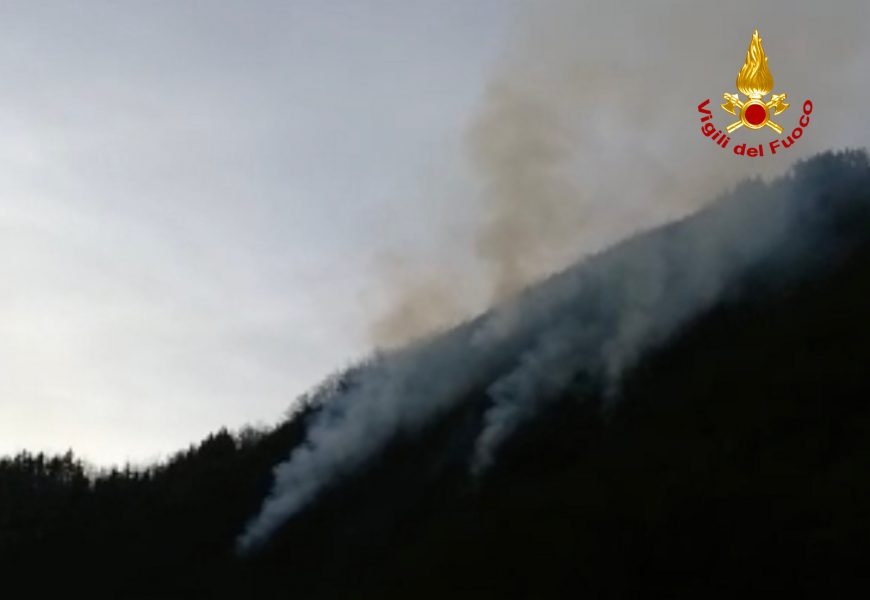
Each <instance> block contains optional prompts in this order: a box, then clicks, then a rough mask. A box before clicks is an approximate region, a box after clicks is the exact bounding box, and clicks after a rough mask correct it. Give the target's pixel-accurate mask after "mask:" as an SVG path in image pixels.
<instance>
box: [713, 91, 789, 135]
mask: <svg viewBox="0 0 870 600" xmlns="http://www.w3.org/2000/svg"><path fill="white" fill-rule="evenodd" d="M722 97H723V98H724V99H725V103H724V104H722V108H723V109H725V110H726V111H728V112H729V113H731V114H732V115H735V116H739V117H740V120H739V121H735V122H734V123H731V125H729V126H728V127H726V128H725V130H726V131H727V132H728V133H731V132H732V131H734V130H735V129H739V128H740V127H743V126H744V125H746V124H747V123H748V121H746V118H745V114H744V109H745V108H747V107H748V106H749V105H757V106H763V107H764V110H765V111H766V112H767V114H766V115H765V119H764V123H763V124H761V125H759V127H763V126H764V125H767V126H768V127H770V128H771V129H773V130H774V131H775V132H777V133H782V127H780V126H779V125H777V124H776V123H774V122H773V121H771V120H770V116H771V115H778V114H779V113H781V112H783V111H784V110H785V109H787V108H788V107H789V104H788V103H787V102H786V101H785V98H786V94H774V95H773V96H771V97H770V100H769V101H767V102H762V101H761V99H760V98H750V99H749V100H748V101H746V102H743V101H742V100H741V99H740V97H739V96H738V95H737V94H729V93H728V92H725V93H724V94H722ZM750 127H751V125H750Z"/></svg>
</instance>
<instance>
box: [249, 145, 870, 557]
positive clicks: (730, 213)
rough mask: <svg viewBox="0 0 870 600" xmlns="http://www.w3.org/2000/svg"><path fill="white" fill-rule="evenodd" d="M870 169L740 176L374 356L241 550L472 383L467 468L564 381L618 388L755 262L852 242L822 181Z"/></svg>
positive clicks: (331, 407)
mask: <svg viewBox="0 0 870 600" xmlns="http://www.w3.org/2000/svg"><path fill="white" fill-rule="evenodd" d="M868 169H870V167H868V161H867V156H866V155H865V154H863V153H851V154H846V155H844V156H842V157H839V158H838V157H834V156H832V155H824V156H821V157H819V158H817V159H815V160H814V161H811V162H809V163H807V164H805V165H799V166H798V167H797V168H796V169H795V171H794V172H793V173H791V174H789V175H788V176H787V177H786V178H783V179H781V180H777V181H776V182H774V183H773V184H765V183H764V182H761V181H759V180H756V181H754V182H749V183H747V184H744V185H743V186H741V187H739V188H738V189H737V190H735V191H734V193H733V194H732V195H731V196H730V197H728V198H725V199H723V200H721V201H719V202H717V203H716V204H714V205H712V206H711V207H709V208H707V209H705V210H704V211H702V212H701V213H699V214H697V215H695V216H693V217H691V218H689V219H686V220H684V221H678V222H675V223H673V224H671V225H668V226H665V227H660V228H658V229H655V230H652V231H649V232H647V233H645V234H643V235H640V236H637V237H635V238H632V239H631V240H629V241H627V242H624V243H622V244H619V245H617V246H614V247H613V248H611V249H609V250H607V251H605V252H602V253H600V254H597V255H595V256H592V257H590V258H589V259H587V260H586V261H583V262H581V263H579V264H577V265H575V266H574V267H572V268H570V269H568V270H566V271H564V272H562V273H559V274H558V275H555V276H553V277H551V278H549V279H548V280H546V281H544V282H543V283H541V284H540V285H538V286H535V287H533V288H529V289H528V290H526V291H524V292H523V293H521V294H519V295H518V296H516V297H515V298H513V299H511V300H509V301H507V302H504V303H502V304H501V305H500V306H498V307H497V308H495V309H494V310H492V311H490V312H489V313H487V314H485V315H483V316H482V317H480V318H478V319H475V320H473V321H471V322H468V323H466V324H464V325H462V326H460V327H458V328H456V329H454V330H451V331H448V332H445V333H442V334H439V335H436V336H434V337H432V338H431V339H428V340H420V341H418V342H416V343H414V344H412V345H410V346H408V347H405V348H402V349H399V350H396V351H392V352H390V353H384V354H381V355H378V356H377V357H376V358H375V359H373V360H372V361H371V363H370V364H368V365H365V366H364V367H362V368H360V369H359V370H357V371H355V372H354V373H353V374H352V376H351V377H350V380H349V381H348V382H347V383H346V385H344V386H340V387H338V388H336V389H335V390H334V391H333V392H332V393H331V394H330V395H329V397H327V398H325V399H324V401H323V407H322V410H321V411H320V412H317V413H315V415H314V417H313V420H312V422H311V423H310V424H309V428H308V433H307V438H306V441H305V443H303V444H302V445H300V446H299V447H297V448H296V449H295V450H293V452H292V453H291V455H290V457H289V459H288V460H287V461H286V462H284V463H281V464H280V465H278V466H277V467H276V468H275V484H274V487H273V490H272V492H271V493H270V495H269V497H268V498H267V499H266V500H265V502H264V505H263V508H262V510H261V511H260V514H259V515H257V516H256V517H255V518H254V519H253V520H252V521H251V523H250V524H249V526H248V528H247V529H246V530H245V532H244V533H243V534H242V535H241V536H240V538H239V540H238V545H239V549H240V550H241V551H249V550H251V549H253V548H256V547H257V546H258V545H259V544H261V543H263V542H264V541H265V540H267V539H268V538H269V536H270V535H271V534H272V533H273V532H274V531H275V529H276V528H277V527H279V526H280V525H281V524H282V523H283V522H285V521H286V520H287V519H288V518H290V517H291V516H293V515H294V514H296V513H297V512H298V511H299V510H301V509H302V508H304V507H305V506H306V505H307V504H308V503H310V502H311V501H312V500H313V499H314V498H315V497H316V495H317V494H318V493H319V492H320V491H321V490H322V489H323V488H324V487H325V486H327V485H329V483H330V482H332V481H334V480H335V479H336V478H339V477H341V476H342V475H345V474H347V473H349V472H351V471H353V470H355V469H357V468H359V467H360V466H361V465H362V464H363V463H365V462H366V461H367V460H369V459H371V458H372V457H373V456H374V455H375V454H376V453H377V452H378V450H379V449H380V448H382V447H383V446H384V445H385V444H386V443H387V442H388V441H389V440H390V439H391V438H393V437H394V436H395V435H397V434H399V433H402V434H406V435H407V434H411V435H413V434H414V433H415V432H416V431H418V430H419V429H420V427H422V426H423V425H424V424H426V423H427V422H429V421H431V420H432V419H434V418H436V417H437V416H438V415H439V414H441V413H443V412H444V411H445V410H447V409H449V408H451V407H453V406H455V405H456V403H458V402H460V401H462V400H463V399H464V398H467V397H468V395H469V393H470V392H472V391H474V390H477V389H487V390H488V395H489V398H490V400H491V406H490V408H489V409H488V411H487V412H486V414H485V416H484V420H483V425H482V429H481V432H480V434H479V437H478V439H477V442H476V444H475V449H474V455H473V456H472V457H471V470H472V472H473V473H475V474H480V473H482V472H484V471H485V470H486V468H487V467H488V466H490V465H491V463H492V461H493V459H494V457H495V455H496V453H497V451H498V448H499V446H500V445H501V444H502V443H503V442H504V440H505V439H506V438H507V437H508V436H509V435H510V434H511V433H512V432H513V431H514V430H515V429H516V428H517V427H518V426H520V425H521V424H522V423H523V421H525V420H527V419H529V418H530V417H532V416H533V415H534V414H536V413H537V412H538V411H540V410H541V408H542V407H543V406H545V405H546V403H547V402H548V401H551V400H553V399H557V398H559V397H560V395H561V394H564V393H565V391H566V388H567V387H568V385H569V384H570V383H571V382H572V381H573V380H575V379H577V378H587V379H589V380H591V381H596V382H599V383H600V386H603V388H604V390H605V394H606V395H608V396H609V397H610V398H613V397H615V396H616V394H617V393H618V381H619V377H620V375H621V374H622V373H623V372H624V371H625V369H626V368H629V367H630V366H631V365H632V364H634V363H635V361H636V360H637V358H638V357H639V356H640V355H641V353H642V352H643V351H644V350H646V349H648V348H650V347H651V346H654V345H656V344H658V343H660V342H662V341H663V340H665V339H667V338H668V337H669V336H671V335H673V334H674V332H676V331H678V330H679V328H680V327H681V326H682V325H683V324H685V323H686V322H687V320H689V319H691V318H693V317H695V316H697V315H698V314H699V313H701V312H703V311H704V310H705V309H708V308H709V307H710V306H711V305H712V304H713V303H714V302H716V301H718V300H720V299H722V298H723V297H727V295H728V294H735V295H736V294H739V293H741V290H743V288H746V287H747V286H749V285H752V277H753V276H756V277H757V276H758V275H759V274H761V275H763V278H762V281H766V282H767V284H768V285H772V284H771V282H773V281H781V282H788V281H792V280H794V279H795V278H796V277H799V276H803V275H805V274H807V273H808V272H810V271H811V270H812V269H813V268H816V267H817V266H818V265H824V264H825V262H826V261H827V260H830V259H831V257H832V256H833V255H834V253H835V251H837V250H838V249H839V248H841V247H843V246H844V245H847V244H848V243H850V237H849V236H848V235H843V232H842V231H838V232H837V235H834V234H833V233H832V232H831V227H830V223H832V222H834V223H840V222H843V221H848V218H845V219H844V216H843V214H840V213H841V212H843V211H844V210H845V209H846V208H850V207H846V208H844V207H842V206H830V207H826V206H823V205H821V202H822V201H823V200H824V197H825V195H824V194H823V193H822V192H823V191H824V189H825V187H826V186H829V185H831V186H833V185H836V186H840V188H841V189H842V190H844V191H843V193H842V194H840V196H844V197H848V198H851V197H854V196H856V195H857V194H856V193H855V190H859V191H860V192H861V193H863V190H864V189H866V188H867V187H868V184H870V174H868ZM858 197H859V198H861V199H862V200H863V201H864V202H865V203H866V196H858ZM864 208H865V210H866V207H864ZM863 226H864V225H862V227H863ZM861 234H862V235H864V231H863V229H862V230H861ZM865 237H866V236H865Z"/></svg>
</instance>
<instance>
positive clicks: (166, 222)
mask: <svg viewBox="0 0 870 600" xmlns="http://www.w3.org/2000/svg"><path fill="white" fill-rule="evenodd" d="M816 4H817V3H814V2H809V1H801V2H785V1H780V2H776V3H769V2H766V3H764V8H760V7H759V6H757V3H755V2H748V1H746V0H739V1H736V0H735V1H733V2H729V3H728V4H727V6H725V5H723V4H722V3H717V5H715V6H714V5H713V3H710V8H705V7H703V6H702V3H697V2H677V1H674V2H661V3H652V2H648V3H635V2H625V3H593V2H567V1H565V2H541V3H538V2H535V3H533V2H521V1H520V0H473V1H468V2H466V1H455V2H454V1H448V0H426V1H424V0H417V1H407V0H405V1H400V0H378V1H375V0H368V1H362V0H358V1H352V0H318V1H315V0H311V1H303V0H297V1H292V0H288V1H285V2H274V3H273V2H262V1H260V2H241V1H239V2H223V1H216V0H215V1H210V2H192V1H185V2H178V1H171V2H144V1H143V2H132V1H124V2H85V1H82V2H75V3H73V2H61V1H57V2H4V3H2V4H0V161H2V162H0V281H2V287H0V290H2V293H0V453H8V452H14V451H16V450H18V449H21V448H25V447H26V448H29V449H33V450H41V449H42V450H52V451H57V450H65V449H66V448H67V447H72V448H73V449H75V450H76V451H77V452H78V453H81V454H83V455H84V456H85V457H86V458H89V459H91V460H94V461H96V462H99V463H109V462H123V461H125V460H128V459H130V460H134V461H143V460H151V459H154V458H158V457H160V456H164V455H165V454H166V453H168V452H171V451H173V450H175V449H178V448H180V447H183V446H185V445H186V444H188V443H190V442H193V441H195V440H197V439H198V438H200V437H202V436H203V435H205V434H206V433H208V432H210V431H213V430H215V429H216V428H218V427H220V426H224V425H226V426H229V427H232V428H235V427H239V426H241V425H243V424H245V423H256V422H266V423H273V422H275V421H276V420H277V419H278V418H279V417H280V415H281V414H282V412H283V411H284V410H285V409H286V408H287V407H288V406H289V405H290V404H291V402H292V400H293V398H294V397H295V396H297V395H298V394H299V393H301V392H303V391H304V390H305V389H306V388H308V387H309V386H310V385H311V384H313V383H315V382H317V381H318V380H319V379H320V378H321V377H322V376H324V375H325V374H327V373H328V372H330V371H333V370H335V369H337V368H340V367H341V366H343V365H344V364H346V363H347V362H348V361H350V360H353V359H355V358H358V357H360V356H361V355H363V354H364V353H365V352H367V351H369V349H370V348H371V346H372V341H371V339H370V333H371V331H370V329H371V322H372V320H373V318H374V317H373V315H377V314H380V313H381V312H383V311H384V310H388V308H385V307H388V305H389V304H391V303H394V302H396V299H395V298H393V297H392V296H394V295H395V294H396V290H395V288H396V287H397V286H398V287H403V286H405V284H406V283H408V280H409V279H414V277H415V275H409V274H408V271H410V272H411V273H415V272H417V271H419V272H421V273H424V275H425V276H424V277H423V280H424V285H422V287H421V286H419V285H417V284H416V283H414V282H411V283H410V284H409V286H410V287H412V288H414V289H416V290H417V291H418V292H419V290H420V289H422V290H425V291H426V294H425V296H426V297H427V298H432V297H442V298H443V296H445V294H444V290H443V289H440V288H438V286H437V285H433V286H429V285H428V283H426V281H427V280H426V277H428V276H429V275H431V276H432V277H433V278H434V280H441V279H444V278H447V279H448V280H450V281H454V282H456V281H463V282H464V284H463V286H462V287H463V289H462V290H461V291H456V294H457V295H462V296H463V298H462V302H459V304H461V305H462V306H461V307H460V308H459V309H458V310H459V311H460V313H461V312H462V311H467V310H474V309H476V308H480V306H482V304H481V303H482V302H484V300H482V298H484V297H485V292H481V290H480V289H477V288H475V285H474V282H476V281H479V280H481V279H483V278H484V277H483V276H482V275H481V273H482V272H483V271H480V272H478V271H475V268H476V267H475V266H474V264H473V263H474V261H473V260H472V258H473V257H474V256H475V251H474V244H475V241H474V240H475V236H476V235H477V234H476V233H475V231H476V230H477V228H478V227H480V226H481V223H482V222H485V221H486V214H487V211H489V210H490V209H491V203H487V202H476V200H475V199H479V198H480V196H481V194H483V195H486V193H492V191H490V192H486V189H485V188H486V187H487V184H488V183H491V182H489V181H488V180H487V178H488V177H491V176H492V174H489V173H485V174H484V177H479V176H477V175H476V174H475V172H474V168H472V167H470V166H469V161H468V152H467V146H468V137H469V131H472V132H475V131H478V132H479V131H480V128H477V129H476V128H475V123H478V124H479V123H480V122H482V123H484V124H485V125H486V124H489V125H492V123H491V119H490V120H487V119H488V117H487V115H488V114H491V110H490V108H487V107H488V106H490V105H491V104H492V103H493V97H494V96H497V95H498V93H497V92H493V90H494V89H496V90H498V89H501V88H499V86H500V85H503V84H505V82H507V83H508V84H510V85H516V86H517V90H519V91H518V92H517V93H518V94H520V96H521V97H522V94H525V93H529V94H532V97H533V98H534V99H535V101H536V102H540V103H541V106H542V107H543V109H544V110H545V111H550V109H552V111H554V113H560V114H561V115H562V116H563V117H564V114H565V113H566V112H567V113H576V115H575V116H576V118H573V119H569V122H567V123H566V127H565V131H566V132H568V133H566V138H565V139H566V140H567V143H568V146H569V147H570V148H571V149H572V150H571V152H570V153H569V154H570V158H571V161H569V163H570V164H573V165H575V166H576V173H575V175H574V176H573V177H572V179H573V180H575V181H576V183H578V185H579V187H581V188H582V189H583V190H584V198H585V199H584V200H582V201H578V203H577V206H576V207H575V208H572V210H575V212H576V214H577V215H580V216H582V217H583V218H584V219H585V221H584V222H586V223H587V224H591V225H592V227H591V229H586V230H584V232H583V235H582V236H578V239H580V242H578V243H577V244H573V243H572V244H569V245H567V246H566V247H565V248H561V247H560V248H559V249H558V250H559V251H558V252H555V253H554V252H553V251H552V250H553V249H552V248H548V249H547V250H548V252H547V253H542V256H543V255H546V256H547V257H548V258H547V259H546V260H550V261H551V262H549V263H546V264H544V263H542V264H541V265H539V266H540V267H541V269H542V270H543V271H545V270H546V269H547V268H553V267H557V266H558V264H559V262H560V261H562V262H564V261H565V260H567V258H568V257H571V256H574V255H576V254H577V253H578V252H583V251H590V250H593V249H595V248H597V247H600V246H601V245H603V244H606V243H608V242H609V241H612V240H613V239H616V238H617V237H619V236H621V235H625V234H627V233H628V232H630V231H632V230H634V229H637V228H638V227H643V226H647V225H650V224H652V223H654V222H657V221H660V220H663V219H665V218H669V217H672V216H675V215H677V214H681V213H683V212H686V211H688V210H691V209H693V208H695V207H697V206H698V205H700V203H701V202H702V201H704V200H709V197H708V196H709V193H708V191H709V190H713V189H719V188H721V186H722V185H724V184H727V183H728V182H732V181H735V180H736V179H737V178H738V177H740V176H742V175H743V174H745V173H747V172H750V173H751V172H756V171H759V170H763V171H764V172H775V171H781V170H782V169H784V168H785V167H786V166H787V164H788V162H789V161H790V160H791V159H792V158H794V157H797V156H800V155H806V154H809V153H811V152H814V151H818V150H820V149H824V148H826V147H829V146H831V145H836V144H841V145H845V144H852V145H854V144H858V143H866V139H867V132H868V129H867V125H866V123H867V122H868V121H867V119H866V117H864V112H863V111H864V110H866V106H865V105H866V103H867V102H868V101H870V96H868V93H867V91H868V85H867V83H866V79H867V77H866V73H867V70H866V65H867V60H868V58H870V55H868V53H867V44H866V43H865V42H864V40H865V38H866V36H867V34H868V31H870V24H868V20H867V11H866V8H865V7H863V4H864V3H863V2H859V1H857V0H854V1H853V0H843V1H842V2H829V3H826V4H824V6H821V4H820V3H818V4H819V6H816ZM520 15H522V18H520ZM747 15H751V16H747ZM755 27H759V28H760V29H761V30H762V37H763V38H764V39H765V48H766V49H767V50H768V55H769V56H770V60H771V68H772V70H773V73H774V77H775V78H776V80H777V82H778V85H779V82H782V85H783V86H786V87H788V88H789V89H786V90H785V91H788V92H790V94H789V96H790V99H791V101H792V102H793V105H792V111H791V112H790V113H786V115H784V117H785V118H784V119H783V120H784V121H785V122H786V124H793V122H795V121H796V120H797V116H798V114H799V113H798V112H797V111H799V107H800V102H801V101H802V100H803V98H805V97H812V98H813V99H814V101H816V104H817V116H815V115H814V120H813V125H812V127H811V129H810V130H809V131H808V133H807V137H806V138H805V140H802V142H801V144H802V145H801V147H800V148H796V149H795V151H794V153H793V155H792V156H790V157H787V158H786V159H784V160H782V161H780V162H779V163H777V164H773V165H772V166H771V165H766V166H764V167H761V168H758V167H756V166H755V165H747V164H746V162H745V161H744V162H741V163H740V164H739V165H738V164H737V162H735V161H739V159H735V158H733V157H730V156H725V155H720V154H717V150H716V149H715V147H714V146H713V144H712V143H710V142H707V141H706V140H700V139H697V138H699V137H700V134H699V133H698V132H697V128H698V122H697V116H696V113H695V106H696V105H697V103H698V102H699V101H701V100H703V99H704V98H706V97H712V98H713V100H714V102H715V101H716V100H717V99H718V97H719V96H720V95H721V93H722V92H723V91H735V90H734V82H733V80H734V78H735V77H736V74H737V71H738V69H739V67H740V64H741V63H742V58H743V54H744V53H745V51H746V45H747V44H748V41H749V36H750V35H751V32H752V29H754V28H755ZM789 84H790V85H789ZM781 89H782V88H781ZM529 90H532V91H531V92H530V91H529ZM777 91H779V90H777ZM826 103H827V106H826ZM495 104H496V105H498V106H501V105H500V104H499V101H498V100H496V101H495ZM714 106H715V105H714ZM716 118H717V121H719V122H720V123H721V122H724V121H725V119H723V118H722V117H721V116H719V115H717V117H716ZM578 124H579V125H578ZM496 125H498V122H496ZM581 125H582V126H581ZM574 134H576V135H574ZM572 135H574V137H572ZM743 141H749V139H748V138H746V139H744V140H743ZM563 166H564V165H563ZM627 174H630V175H631V176H630V177H628V176H626V175H627ZM647 175H648V176H647ZM614 180H617V181H618V182H619V184H618V185H617V184H616V183H614ZM494 188H495V189H498V186H497V185H496V186H494ZM602 190H606V192H607V193H603V194H599V193H598V192H601V191H602ZM651 190H652V191H654V192H656V194H662V193H665V192H667V193H668V194H669V197H671V196H672V197H673V198H674V199H673V201H672V202H671V204H669V205H667V206H664V208H663V209H659V208H655V209H653V205H652V204H651V203H650V202H651V200H650V198H651V195H650V194H651V193H652V192H651ZM671 192H673V193H672V194H671ZM653 195H655V194H653ZM617 197H618V198H623V199H625V198H629V197H630V198H631V200H630V201H622V200H617V199H615V198H617ZM687 199H691V200H687ZM532 206H534V205H532ZM572 206H573V205H572ZM655 207H658V205H655ZM550 238H551V239H555V240H556V241H559V240H560V239H561V238H559V237H558V236H556V237H553V236H550ZM562 246H565V244H562ZM541 260H542V261H543V260H544V259H541ZM396 265H399V266H396ZM535 268H537V266H536V267H535ZM481 269H484V267H481ZM385 280H389V281H386V282H384V281H385ZM439 285H440V284H439ZM436 288H438V289H436ZM442 288H443V286H442ZM399 295H401V293H399ZM446 296H451V293H448V294H446ZM409 297H413V298H418V299H419V297H420V294H419V293H417V295H416V296H415V295H414V294H409ZM399 304H401V301H400V302H399ZM456 310H457V309H456V307H455V306H452V307H451V310H450V311H447V312H448V313H449V314H448V317H451V318H452V317H454V316H455V314H454V313H455V311H456ZM451 311H452V312H451ZM424 320H425V319H424Z"/></svg>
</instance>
